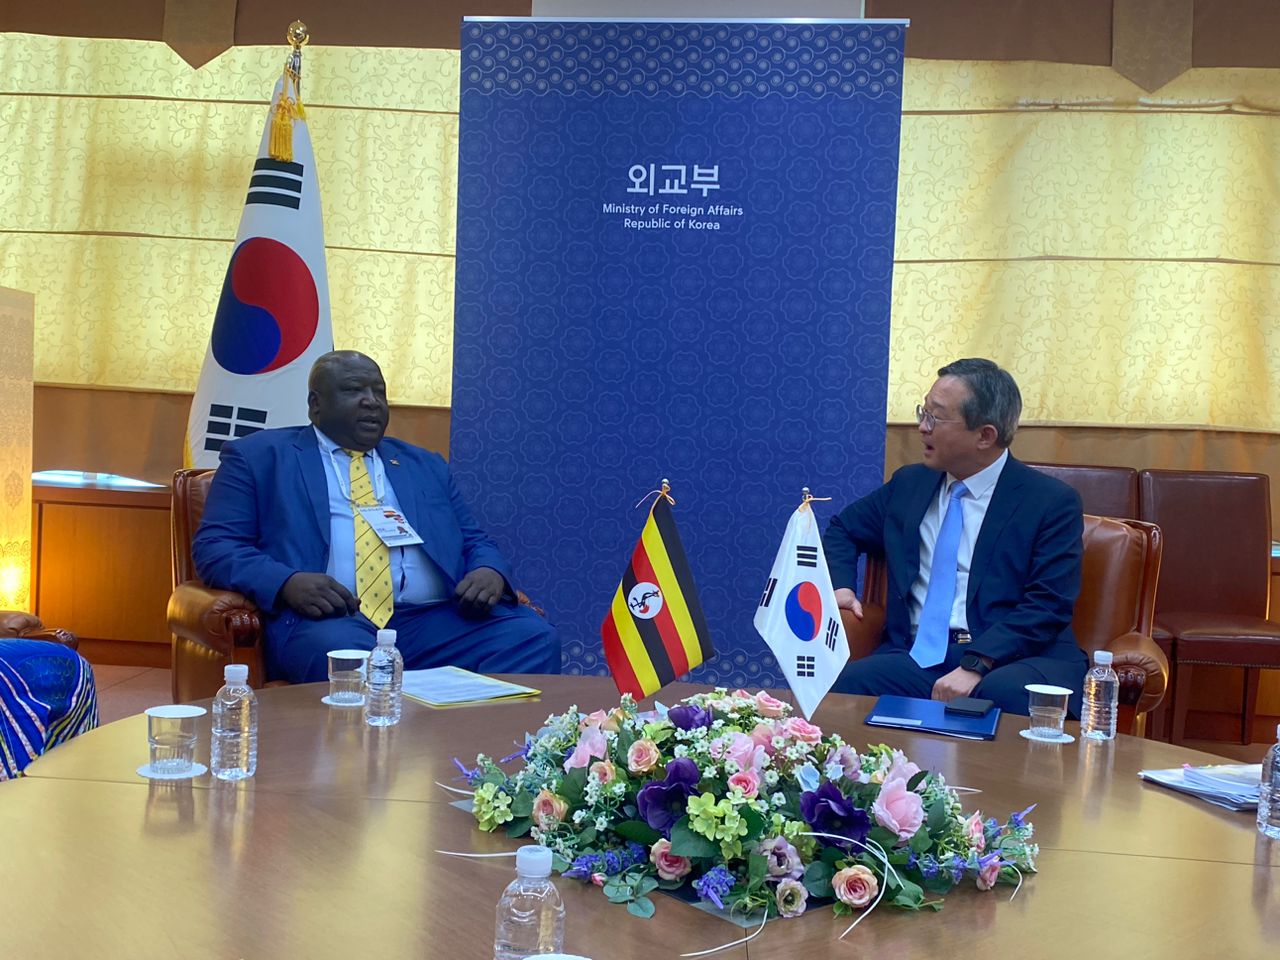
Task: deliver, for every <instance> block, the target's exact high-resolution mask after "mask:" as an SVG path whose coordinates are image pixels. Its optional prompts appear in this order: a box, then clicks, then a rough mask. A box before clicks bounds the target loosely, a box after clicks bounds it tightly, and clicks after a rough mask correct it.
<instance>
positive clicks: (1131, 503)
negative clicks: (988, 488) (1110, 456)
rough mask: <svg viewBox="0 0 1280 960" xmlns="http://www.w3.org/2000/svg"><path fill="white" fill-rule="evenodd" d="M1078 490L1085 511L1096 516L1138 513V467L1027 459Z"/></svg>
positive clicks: (1133, 517) (1136, 515)
mask: <svg viewBox="0 0 1280 960" xmlns="http://www.w3.org/2000/svg"><path fill="white" fill-rule="evenodd" d="M1027 466H1028V467H1033V468H1034V469H1036V470H1039V471H1040V472H1041V473H1045V474H1048V475H1049V476H1051V477H1054V478H1056V479H1058V480H1061V481H1062V482H1063V483H1065V484H1066V485H1067V486H1069V487H1071V488H1072V489H1073V490H1075V492H1076V493H1078V494H1080V501H1081V503H1083V504H1084V512H1085V513H1092V514H1093V515H1094V516H1098V517H1126V518H1129V519H1133V520H1137V519H1139V517H1138V471H1137V470H1135V469H1133V467H1099V466H1093V465H1090V464H1081V463H1028V464H1027Z"/></svg>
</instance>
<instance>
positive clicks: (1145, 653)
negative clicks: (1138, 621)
mask: <svg viewBox="0 0 1280 960" xmlns="http://www.w3.org/2000/svg"><path fill="white" fill-rule="evenodd" d="M1103 649H1105V650H1109V651H1111V653H1112V655H1113V657H1114V659H1113V660H1112V663H1111V665H1112V667H1113V668H1114V669H1115V671H1116V674H1117V675H1118V676H1119V677H1120V702H1121V703H1122V704H1132V705H1133V707H1134V712H1135V713H1138V714H1143V713H1148V712H1150V711H1152V710H1154V709H1155V708H1156V707H1158V706H1159V705H1160V701H1161V700H1163V699H1164V695H1165V691H1166V690H1167V689H1168V687H1169V660H1168V658H1167V657H1166V656H1165V655H1164V651H1162V650H1161V649H1160V647H1159V646H1157V645H1156V642H1155V641H1154V640H1152V639H1151V637H1149V636H1147V635H1146V634H1145V633H1125V634H1121V635H1120V636H1118V637H1116V638H1115V639H1114V640H1112V641H1111V642H1110V643H1108V644H1107V645H1106V647H1104V648H1103Z"/></svg>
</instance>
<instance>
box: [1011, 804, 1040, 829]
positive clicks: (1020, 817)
mask: <svg viewBox="0 0 1280 960" xmlns="http://www.w3.org/2000/svg"><path fill="white" fill-rule="evenodd" d="M1035 808H1036V805H1035V804H1034V803H1033V804H1032V805H1031V806H1029V807H1027V809H1025V810H1023V811H1022V812H1021V813H1015V814H1011V815H1010V817H1009V823H1011V824H1012V825H1013V826H1014V827H1016V828H1019V829H1021V827H1022V825H1023V824H1024V823H1025V822H1026V818H1027V814H1028V813H1030V812H1031V811H1032V810H1034V809H1035Z"/></svg>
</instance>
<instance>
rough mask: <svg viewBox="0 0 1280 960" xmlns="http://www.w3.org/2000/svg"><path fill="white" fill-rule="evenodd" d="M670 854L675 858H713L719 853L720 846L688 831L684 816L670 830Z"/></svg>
mask: <svg viewBox="0 0 1280 960" xmlns="http://www.w3.org/2000/svg"><path fill="white" fill-rule="evenodd" d="M671 853H672V855H673V856H677V857H714V856H717V855H718V854H719V853H720V846H719V845H718V844H716V843H713V842H712V841H710V840H708V839H707V838H706V837H704V836H702V834H700V833H694V832H693V831H692V830H690V829H689V818H688V817H687V816H685V817H681V818H680V819H679V821H677V822H676V825H675V826H674V827H672V828H671Z"/></svg>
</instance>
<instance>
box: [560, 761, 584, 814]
mask: <svg viewBox="0 0 1280 960" xmlns="http://www.w3.org/2000/svg"><path fill="white" fill-rule="evenodd" d="M586 788H587V771H586V769H585V768H584V767H575V768H574V769H572V770H570V771H569V772H568V773H567V774H565V776H564V779H562V780H561V781H560V796H562V797H564V798H565V799H566V800H568V801H569V807H570V808H573V807H577V806H581V804H582V794H583V791H585V790H586Z"/></svg>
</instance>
